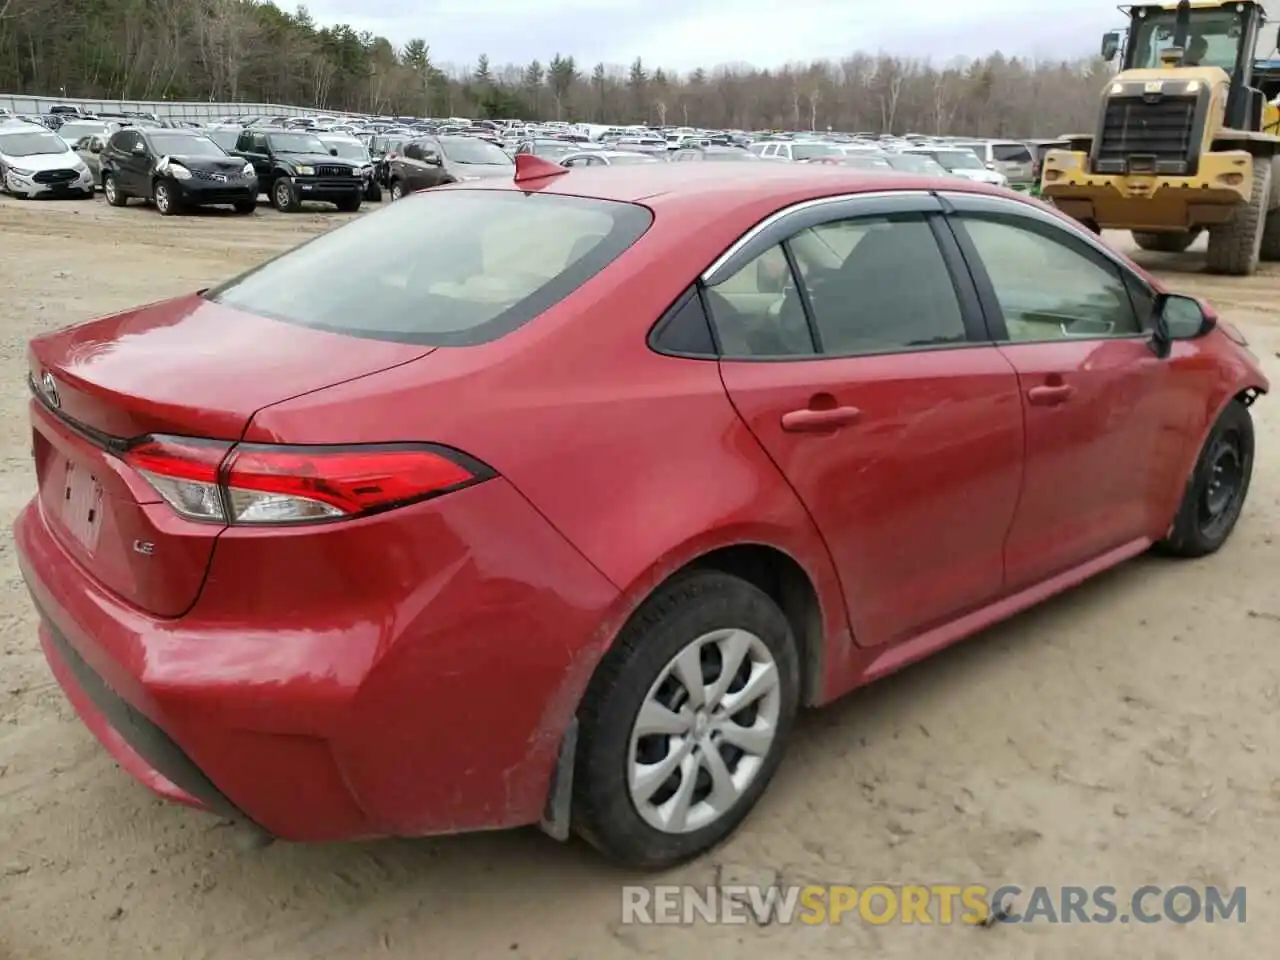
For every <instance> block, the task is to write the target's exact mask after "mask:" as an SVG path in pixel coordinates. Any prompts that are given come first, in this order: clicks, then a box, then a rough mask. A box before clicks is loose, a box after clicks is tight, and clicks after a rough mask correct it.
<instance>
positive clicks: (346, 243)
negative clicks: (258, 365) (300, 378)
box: [206, 190, 653, 346]
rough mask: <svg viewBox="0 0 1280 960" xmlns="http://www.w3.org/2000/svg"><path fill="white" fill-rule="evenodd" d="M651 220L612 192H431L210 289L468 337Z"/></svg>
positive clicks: (574, 276) (527, 307)
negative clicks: (609, 196)
mask: <svg viewBox="0 0 1280 960" xmlns="http://www.w3.org/2000/svg"><path fill="white" fill-rule="evenodd" d="M652 222H653V217H652V214H650V212H649V211H648V210H647V209H646V208H644V207H640V206H637V205H635V204H630V203H618V202H614V201H609V200H596V199H589V198H586V197H563V196H556V195H554V194H528V195H526V194H524V193H519V192H517V191H500V190H438V191H430V192H424V193H422V194H419V195H416V196H413V197H410V198H408V199H406V200H402V201H401V202H399V203H394V204H391V205H390V206H388V207H386V208H385V209H383V210H381V211H379V212H378V213H375V214H370V215H369V216H366V217H361V218H360V219H359V220H355V221H352V222H351V223H349V224H347V225H345V226H343V227H339V228H338V229H336V230H332V231H330V232H328V233H325V234H321V235H320V236H319V237H316V238H315V239H314V240H312V241H310V242H308V243H306V244H304V245H303V246H301V247H298V248H296V249H294V250H291V251H289V252H288V253H286V254H284V255H283V256H280V257H277V258H276V259H275V260H270V261H268V262H267V263H265V264H263V265H262V266H260V267H258V268H256V269H254V270H251V271H249V272H248V273H246V274H242V275H241V276H239V277H237V278H235V279H233V280H231V281H229V282H227V283H225V284H223V285H222V286H220V287H218V288H216V289H214V290H212V291H210V292H209V293H208V294H206V296H207V298H208V299H210V300H212V301H214V302H215V303H223V304H226V305H227V306H230V307H235V308H237V309H240V310H245V311H247V312H249V313H256V314H259V315H261V316H266V317H272V318H274V319H277V320H282V321H285V322H286V323H296V324H299V325H301V326H305V327H313V328H316V329H319V330H329V331H332V332H335V333H344V334H349V335H351V336H357V337H367V338H371V339H375V340H393V341H398V342H401V343H417V344H425V345H432V346H468V345H473V344H477V343H484V342H486V341H489V340H494V339H497V338H498V337H500V336H503V335H504V334H506V333H509V332H510V331H512V330H514V329H516V328H517V327H519V326H521V325H522V324H524V323H527V322H528V321H529V320H531V319H533V318H534V317H535V316H537V315H538V314H540V313H542V312H543V311H544V310H547V309H549V308H550V307H552V306H554V305H555V304H557V303H559V302H560V301H561V300H563V299H564V298H565V297H567V296H568V295H569V294H571V293H572V292H573V291H574V290H576V289H577V288H578V287H580V286H581V285H582V284H583V283H585V282H586V281H588V280H590V279H591V278H592V277H593V276H595V275H596V274H597V273H599V272H600V271H601V270H603V269H604V268H605V267H606V266H608V265H609V264H610V263H611V262H613V260H615V259H616V258H617V257H618V256H619V255H620V254H621V253H622V252H623V251H625V250H626V249H627V248H628V247H630V246H631V245H632V244H633V243H635V242H636V240H638V239H639V238H640V237H641V236H642V235H643V234H644V232H645V231H646V230H648V229H649V225H650V224H651V223H652ZM530 238H536V239H537V242H536V243H535V242H531V240H530Z"/></svg>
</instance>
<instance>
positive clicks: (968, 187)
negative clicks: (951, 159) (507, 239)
mask: <svg viewBox="0 0 1280 960" xmlns="http://www.w3.org/2000/svg"><path fill="white" fill-rule="evenodd" d="M565 170H566V172H565V173H564V174H560V175H557V176H555V177H547V178H546V179H544V180H535V181H525V182H524V183H522V184H517V183H515V181H514V179H507V178H506V177H487V178H485V179H484V180H480V181H477V182H475V183H468V184H467V185H466V186H465V188H464V189H474V190H504V189H505V190H516V189H523V190H526V191H530V192H532V191H536V192H539V193H550V194H559V195H562V196H578V197H590V198H595V199H600V200H614V201H620V202H625V203H643V204H644V205H645V206H647V207H650V208H652V209H654V210H659V209H661V208H668V209H670V210H672V211H673V212H674V211H677V210H680V209H688V210H690V211H691V212H693V213H695V214H696V215H697V216H699V217H716V216H720V215H722V214H730V213H734V212H736V211H740V210H744V209H747V208H756V207H759V208H760V209H761V210H763V211H766V212H771V211H772V210H778V209H782V208H783V207H788V206H791V205H793V204H796V203H803V202H804V201H806V200H817V199H821V198H823V197H830V196H838V195H842V194H855V193H872V192H901V191H904V190H913V189H914V190H947V191H951V192H955V191H958V190H963V191H966V192H971V193H996V194H998V195H1001V196H1004V195H1005V192H1003V191H1000V190H997V189H995V188H992V187H987V186H986V185H984V184H979V183H973V182H965V181H958V180H956V179H953V178H950V177H947V178H943V177H937V176H927V175H920V176H917V175H914V174H911V175H904V174H902V173H898V172H896V171H894V172H884V173H881V172H877V171H876V170H867V169H859V168H856V167H845V166H839V165H834V164H833V165H825V164H824V165H813V164H783V163H779V164H770V163H764V164H754V163H752V164H742V165H738V164H730V165H728V166H726V165H723V164H705V165H704V164H700V163H699V164H684V163H681V164H672V163H637V164H627V165H624V166H621V167H618V168H617V169H612V168H611V169H607V170H605V169H601V168H600V167H571V168H565ZM446 189H451V188H446Z"/></svg>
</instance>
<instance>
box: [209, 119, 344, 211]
mask: <svg viewBox="0 0 1280 960" xmlns="http://www.w3.org/2000/svg"><path fill="white" fill-rule="evenodd" d="M234 152H235V154H236V155H237V156H240V157H243V158H244V159H245V160H248V161H249V162H250V163H251V164H253V168H254V170H256V171H257V173H258V186H259V188H260V189H261V190H262V192H263V193H265V194H266V195H267V196H268V197H269V198H270V199H271V205H272V206H273V207H275V208H276V209H277V210H280V211H283V212H286V213H287V212H291V211H294V210H298V209H300V208H301V206H302V201H304V200H318V201H320V202H322V203H332V204H333V205H334V206H336V207H337V208H338V209H339V210H341V211H343V212H344V213H355V212H356V211H357V210H359V209H360V201H361V200H363V199H364V175H363V173H362V172H361V167H362V164H358V163H352V162H351V161H350V160H343V159H341V158H339V157H338V156H337V153H338V151H337V150H336V149H333V148H330V147H326V146H325V145H324V144H323V143H321V141H320V138H319V137H317V136H316V135H315V134H314V133H306V132H304V131H301V130H272V129H265V128H263V127H246V128H245V129H244V130H243V132H241V134H240V138H239V139H238V140H237V141H236V148H235V151H234Z"/></svg>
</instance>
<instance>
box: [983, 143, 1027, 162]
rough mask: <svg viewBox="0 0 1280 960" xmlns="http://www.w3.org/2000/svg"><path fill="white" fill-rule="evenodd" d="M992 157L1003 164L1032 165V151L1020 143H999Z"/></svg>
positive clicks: (993, 150)
mask: <svg viewBox="0 0 1280 960" xmlns="http://www.w3.org/2000/svg"><path fill="white" fill-rule="evenodd" d="M991 155H992V156H994V157H995V158H996V159H997V160H1000V161H1001V162H1003V163H1030V162H1031V151H1030V150H1029V149H1027V148H1026V147H1025V146H1023V145H1022V144H1020V143H997V144H996V145H995V146H993V147H992V148H991Z"/></svg>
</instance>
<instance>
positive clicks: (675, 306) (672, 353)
mask: <svg viewBox="0 0 1280 960" xmlns="http://www.w3.org/2000/svg"><path fill="white" fill-rule="evenodd" d="M692 300H697V301H698V305H699V308H700V310H701V312H702V319H703V322H704V323H705V324H706V325H707V333H708V334H709V335H710V340H711V352H710V353H692V352H689V351H686V350H674V349H672V348H671V347H668V346H666V345H664V344H663V342H662V338H663V335H664V334H665V333H666V331H667V329H668V328H669V327H670V326H671V324H672V323H674V322H675V320H676V318H677V317H679V316H680V315H681V314H682V313H683V312H684V308H685V307H687V306H688V305H689V303H690V301H692ZM647 340H648V344H649V349H650V350H652V351H653V352H654V353H656V354H658V355H660V356H663V357H675V358H677V359H680V360H719V359H720V357H721V354H722V352H723V350H722V348H721V346H720V335H719V333H718V332H717V331H716V325H715V324H714V323H712V322H711V314H710V311H709V310H708V309H707V304H706V301H705V300H704V299H703V297H702V285H701V284H700V283H692V284H690V285H689V286H687V287H685V288H684V289H683V290H682V291H680V295H679V296H678V297H676V298H675V300H674V301H672V303H671V306H669V307H667V309H666V310H664V311H663V312H662V316H661V317H659V319H658V322H657V323H655V324H654V325H653V326H652V327H650V328H649V336H648V338H647Z"/></svg>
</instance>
